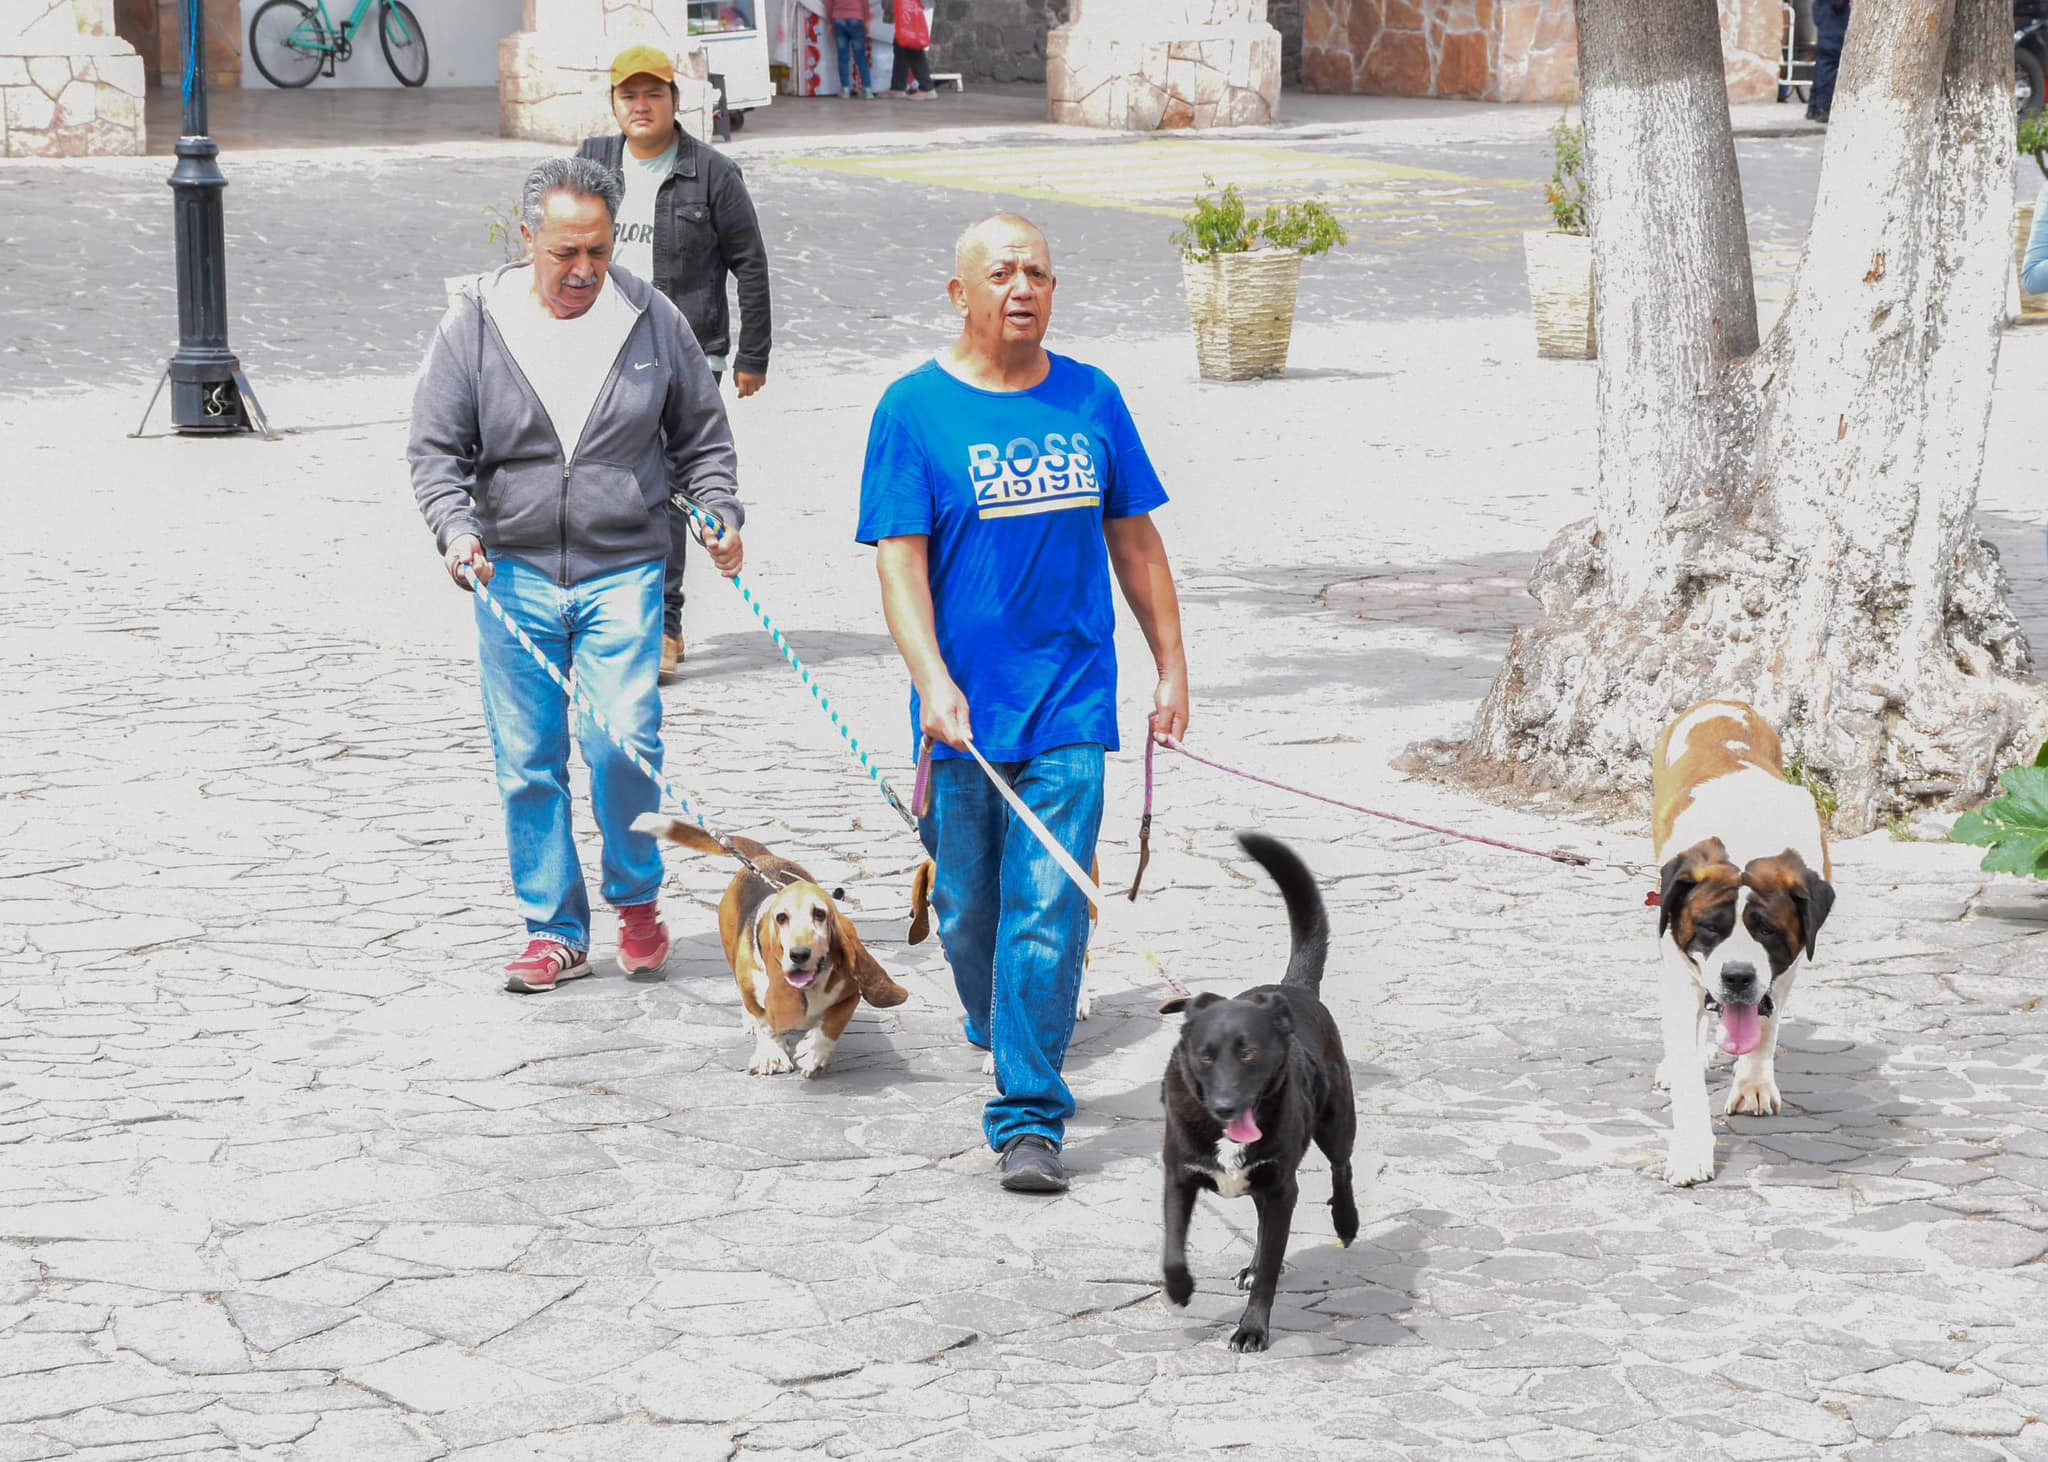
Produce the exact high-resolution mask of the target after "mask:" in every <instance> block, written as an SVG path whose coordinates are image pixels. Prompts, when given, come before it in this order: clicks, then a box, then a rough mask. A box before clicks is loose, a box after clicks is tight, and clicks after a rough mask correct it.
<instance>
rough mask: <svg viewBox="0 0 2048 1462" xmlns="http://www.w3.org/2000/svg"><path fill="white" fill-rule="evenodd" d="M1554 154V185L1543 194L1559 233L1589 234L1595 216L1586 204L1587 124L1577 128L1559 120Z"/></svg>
mask: <svg viewBox="0 0 2048 1462" xmlns="http://www.w3.org/2000/svg"><path fill="white" fill-rule="evenodd" d="M1550 150H1551V156H1552V161H1551V167H1550V182H1549V185H1548V186H1546V187H1545V188H1544V190H1543V201H1544V202H1546V203H1548V204H1549V205H1550V216H1551V218H1552V219H1553V220H1554V221H1555V222H1556V224H1557V231H1558V232H1559V233H1561V234H1583V233H1588V232H1590V231H1591V229H1592V226H1593V215H1592V210H1591V208H1590V206H1589V205H1588V204H1587V202H1586V124H1585V123H1584V122H1581V123H1579V124H1578V125H1576V126H1574V125H1573V124H1572V123H1571V122H1570V121H1569V120H1568V119H1567V118H1565V117H1559V118H1558V119H1557V125H1556V126H1554V127H1552V128H1551V129H1550Z"/></svg>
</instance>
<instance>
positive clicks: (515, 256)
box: [484, 203, 526, 264]
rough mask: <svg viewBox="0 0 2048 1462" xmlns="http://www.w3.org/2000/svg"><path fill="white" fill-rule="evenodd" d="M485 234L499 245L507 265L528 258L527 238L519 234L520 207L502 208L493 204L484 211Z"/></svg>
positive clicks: (515, 205)
mask: <svg viewBox="0 0 2048 1462" xmlns="http://www.w3.org/2000/svg"><path fill="white" fill-rule="evenodd" d="M484 234H485V237H486V238H488V239H489V240H490V241H491V243H493V244H495V245H497V247H498V249H499V250H500V252H502V253H503V254H504V256H505V262H506V263H507V264H517V263H518V262H519V261H520V260H521V259H524V258H525V257H526V237H525V235H523V234H521V233H520V232H519V206H518V205H517V204H516V203H515V204H514V205H513V206H512V207H510V208H500V207H499V206H498V205H497V204H495V203H493V204H491V205H490V206H489V207H488V208H486V209H484Z"/></svg>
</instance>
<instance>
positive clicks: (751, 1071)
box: [747, 1042, 796, 1076]
mask: <svg viewBox="0 0 2048 1462" xmlns="http://www.w3.org/2000/svg"><path fill="white" fill-rule="evenodd" d="M794 1070H796V1067H795V1065H794V1064H793V1063H792V1062H791V1061H790V1059H789V1052H787V1051H785V1050H783V1049H782V1047H781V1045H780V1044H779V1043H770V1042H763V1043H761V1044H760V1045H757V1046H755V1047H754V1059H753V1060H751V1061H749V1062H748V1063H747V1074H748V1075H749V1076H780V1075H782V1074H784V1073H785V1072H790V1071H794Z"/></svg>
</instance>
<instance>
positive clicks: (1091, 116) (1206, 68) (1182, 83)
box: [1045, 0, 1280, 132]
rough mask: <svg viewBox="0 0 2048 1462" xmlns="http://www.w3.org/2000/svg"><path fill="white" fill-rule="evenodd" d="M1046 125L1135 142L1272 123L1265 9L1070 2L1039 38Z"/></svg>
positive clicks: (1274, 85)
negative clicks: (1114, 134) (1138, 135)
mask: <svg viewBox="0 0 2048 1462" xmlns="http://www.w3.org/2000/svg"><path fill="white" fill-rule="evenodd" d="M1045 71H1046V76H1045V91H1046V101H1047V109H1048V112H1049V113H1050V115H1051V117H1052V120H1053V121H1055V122H1068V123H1074V124H1078V125H1081V126H1087V127H1118V128H1129V129H1133V130H1136V131H1141V132H1153V131H1162V130H1165V129H1167V128H1175V127H1238V126H1245V125H1249V124H1253V123H1262V122H1271V121H1273V120H1275V119H1276V118H1277V117H1278V116H1279V114H1280V32H1279V31H1277V30H1275V29H1274V28H1273V27H1272V26H1271V25H1269V24H1267V22H1266V0H1074V12H1073V19H1072V20H1070V21H1069V22H1068V23H1067V24H1065V25H1062V26H1058V27H1056V28H1055V29H1054V30H1053V32H1052V34H1051V35H1049V36H1047V37H1046V43H1045Z"/></svg>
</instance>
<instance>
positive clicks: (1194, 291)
mask: <svg viewBox="0 0 2048 1462" xmlns="http://www.w3.org/2000/svg"><path fill="white" fill-rule="evenodd" d="M1181 277H1182V279H1184V280H1185V281H1186V283H1187V290H1188V313H1189V314H1190V315H1191V316H1192V317H1193V318H1194V322H1195V359H1196V361H1197V362H1199V364H1200V365H1201V371H1202V379H1203V380H1205V381H1250V380H1256V379H1258V378H1259V377H1261V376H1277V375H1279V374H1280V373H1281V372H1282V371H1284V370H1286V369H1287V345H1288V342H1289V340H1290V339H1291V338H1292V337H1293V335H1294V299H1295V295H1296V293H1297V292H1298V291H1299V290H1300V288H1301V255H1300V254H1298V253H1296V252H1295V251H1294V250H1293V249H1255V250H1253V251H1252V252H1251V253H1248V254H1218V255H1216V256H1215V257H1214V258H1211V259H1183V260H1182V261H1181Z"/></svg>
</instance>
